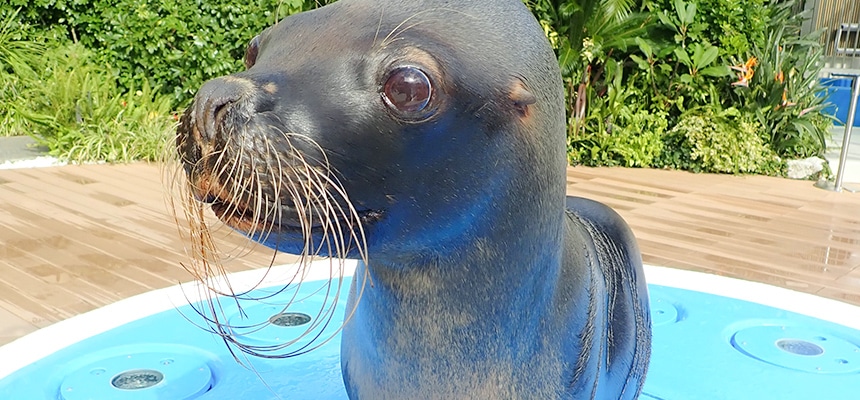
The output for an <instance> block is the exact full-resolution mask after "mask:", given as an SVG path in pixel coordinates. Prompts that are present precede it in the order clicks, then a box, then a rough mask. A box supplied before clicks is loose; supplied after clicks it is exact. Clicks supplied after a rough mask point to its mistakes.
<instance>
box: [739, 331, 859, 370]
mask: <svg viewBox="0 0 860 400" xmlns="http://www.w3.org/2000/svg"><path fill="white" fill-rule="evenodd" d="M858 339H860V338H858ZM731 343H732V347H734V348H735V349H736V350H738V351H740V352H741V353H743V354H744V355H746V356H749V357H752V358H754V359H756V360H759V361H763V362H766V363H768V364H772V365H776V366H779V367H783V368H788V369H792V370H796V371H803V372H809V373H816V374H844V373H856V372H860V347H858V346H857V345H855V344H854V343H852V342H850V341H848V340H845V339H842V338H840V337H838V336H834V335H830V334H829V333H826V332H821V331H818V330H814V329H810V328H806V327H802V326H778V325H764V326H761V325H760V326H750V327H747V328H743V329H741V330H739V331H737V332H735V334H734V335H732V339H731Z"/></svg>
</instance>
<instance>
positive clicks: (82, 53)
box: [2, 44, 174, 162]
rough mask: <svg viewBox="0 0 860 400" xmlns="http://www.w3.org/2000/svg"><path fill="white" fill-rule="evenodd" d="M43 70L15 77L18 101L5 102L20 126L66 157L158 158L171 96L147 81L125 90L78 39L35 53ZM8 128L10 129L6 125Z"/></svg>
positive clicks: (168, 122) (168, 119)
mask: <svg viewBox="0 0 860 400" xmlns="http://www.w3.org/2000/svg"><path fill="white" fill-rule="evenodd" d="M40 56H41V58H42V60H41V64H42V65H44V69H42V70H39V71H38V73H37V74H36V75H35V76H34V77H31V78H28V79H25V80H21V81H19V82H17V85H16V91H17V92H18V94H19V96H20V97H19V98H18V99H17V101H14V102H10V103H8V106H9V110H10V114H11V115H12V119H13V120H14V121H15V123H14V124H11V125H10V126H3V127H2V129H4V130H6V131H7V133H16V132H14V131H11V130H12V129H16V130H17V129H20V130H23V131H24V132H26V133H27V134H29V135H31V136H33V137H34V138H36V139H37V141H38V142H40V143H41V144H44V145H46V146H47V147H48V148H49V149H50V153H51V155H54V156H56V157H59V158H62V159H66V160H70V161H96V160H99V161H108V162H126V161H131V160H149V161H153V160H157V159H159V158H160V157H161V155H162V151H163V150H162V149H163V146H164V145H165V143H167V142H168V139H169V137H170V133H171V130H172V128H173V126H174V119H173V116H172V114H171V110H172V108H171V98H170V97H167V96H159V95H158V94H157V93H156V92H155V91H153V90H152V89H151V88H150V87H149V86H148V84H144V86H142V87H141V89H140V90H132V91H129V92H127V93H126V94H124V95H120V94H119V93H122V89H121V88H120V87H119V86H118V81H117V79H116V77H114V76H113V75H112V74H111V73H110V72H109V70H106V69H105V68H103V67H102V66H100V65H98V64H96V63H94V62H93V56H92V54H91V53H90V52H89V51H88V50H87V49H85V48H83V46H81V45H80V44H69V45H65V46H60V47H52V48H48V49H47V50H45V51H44V52H43V53H41V54H40ZM10 128H11V129H10Z"/></svg>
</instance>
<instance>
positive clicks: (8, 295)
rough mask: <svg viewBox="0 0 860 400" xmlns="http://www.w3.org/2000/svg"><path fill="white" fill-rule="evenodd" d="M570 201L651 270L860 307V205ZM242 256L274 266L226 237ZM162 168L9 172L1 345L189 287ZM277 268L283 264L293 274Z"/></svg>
mask: <svg viewBox="0 0 860 400" xmlns="http://www.w3.org/2000/svg"><path fill="white" fill-rule="evenodd" d="M568 193H569V194H572V195H579V196H583V197H588V198H592V199H595V200H599V201H602V202H605V203H607V204H609V205H610V206H612V207H613V208H615V209H616V210H618V211H619V212H620V213H621V214H622V215H623V216H624V218H626V219H627V221H628V222H629V223H630V225H631V226H632V227H633V230H634V231H635V233H636V236H637V237H638V238H639V243H640V247H641V249H642V252H643V255H644V259H645V262H646V263H650V264H655V265H662V266H669V267H677V268H683V269H690V270H696V271H704V272H710V273H714V274H719V275H726V276H732V277H737V278H742V279H748V280H753V281H759V282H765V283H769V284H773V285H778V286H783V287H787V288H790V289H794V290H798V291H802V292H809V293H815V294H818V295H821V296H824V297H829V298H834V299H839V300H842V301H845V302H849V303H853V304H860V194H851V193H833V192H829V191H825V190H822V189H817V188H814V187H813V186H812V184H811V182H806V181H790V180H785V179H778V178H767V177H756V176H750V177H734V176H725V175H697V174H690V173H685V172H677V171H660V170H643V169H622V168H600V169H591V168H571V169H569V172H568ZM218 236H219V237H221V239H220V243H221V245H222V248H225V249H230V251H231V252H232V253H233V254H237V255H241V257H238V258H237V259H236V260H234V262H231V263H229V264H228V267H229V268H230V270H232V271H238V270H244V269H249V268H259V267H262V266H266V265H268V264H269V263H270V262H272V252H271V251H267V250H266V249H264V248H261V247H260V246H256V247H255V248H253V249H252V251H250V252H248V251H246V250H247V249H248V247H249V245H248V243H247V242H246V241H245V240H243V239H241V238H239V237H237V235H229V234H228V232H227V230H226V229H225V230H223V231H221V232H219V235H218ZM185 260H186V256H185V253H184V250H183V244H182V242H181V241H180V240H179V235H178V232H177V229H176V226H175V223H174V222H173V218H172V216H171V214H170V213H169V212H168V211H167V206H166V204H165V199H164V195H163V185H162V183H161V174H160V171H159V169H158V167H156V166H152V165H147V164H131V165H116V166H109V165H87V166H65V167H55V168H42V169H18V170H0V344H3V343H7V342H9V341H11V340H14V339H15V338H17V337H20V336H22V335H25V334H27V333H29V332H32V331H34V330H36V329H38V328H41V327H44V326H47V325H50V324H51V323H54V322H56V321H59V320H62V319H65V318H69V317H71V316H74V315H76V314H80V313H83V312H86V311H89V310H92V309H94V308H97V307H100V306H103V305H105V304H109V303H111V302H114V301H117V300H119V299H122V298H125V297H129V296H133V295H135V294H139V293H142V292H146V291H149V290H153V289H157V288H161V287H166V286H170V285H173V284H176V283H178V282H180V281H188V280H189V279H190V276H189V274H188V273H187V272H186V271H185V270H184V269H183V268H182V267H181V265H180V263H182V262H184V261H185ZM293 260H294V258H293V257H291V256H286V255H278V256H277V257H276V258H275V259H274V262H275V263H276V264H280V263H287V262H292V261H293Z"/></svg>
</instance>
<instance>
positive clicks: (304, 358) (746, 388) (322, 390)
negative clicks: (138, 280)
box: [0, 282, 860, 400]
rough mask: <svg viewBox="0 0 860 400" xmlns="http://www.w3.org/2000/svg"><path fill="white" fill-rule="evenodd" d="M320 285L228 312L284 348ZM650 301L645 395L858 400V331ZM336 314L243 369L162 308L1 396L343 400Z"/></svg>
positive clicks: (672, 297)
mask: <svg viewBox="0 0 860 400" xmlns="http://www.w3.org/2000/svg"><path fill="white" fill-rule="evenodd" d="M344 284H345V285H348V282H346V283H344ZM317 288H319V285H314V284H312V283H311V282H306V283H304V284H303V285H302V287H301V289H300V290H299V291H298V293H296V292H295V291H286V292H283V293H279V294H277V295H276V296H275V297H274V298H272V299H270V300H269V301H267V302H266V303H265V304H264V303H260V302H256V303H248V304H246V305H244V306H243V307H244V309H245V312H246V314H247V318H248V319H242V317H241V316H240V314H239V312H238V308H235V307H234V308H233V309H232V310H231V309H229V308H228V309H227V310H225V312H226V314H227V315H232V317H230V318H231V321H233V322H238V321H242V323H249V322H250V323H254V322H264V321H268V320H270V321H273V322H277V324H272V325H269V326H266V327H265V328H263V329H259V330H253V331H249V333H248V334H247V335H246V337H245V339H246V340H245V341H246V342H252V343H255V344H260V345H267V344H278V343H282V342H283V341H284V340H286V339H288V338H293V337H296V336H297V334H298V333H299V332H302V331H304V328H305V325H301V326H297V327H296V326H289V325H290V324H295V323H302V322H305V321H303V320H302V319H303V318H304V317H303V316H302V315H301V314H306V315H310V316H315V315H317V314H318V313H319V310H320V308H321V306H322V304H323V302H324V301H325V296H324V295H323V294H319V293H314V290H315V289H317ZM262 290H263V291H265V290H266V289H262ZM264 293H265V292H258V293H257V294H264ZM294 295H297V297H296V298H298V299H302V300H301V301H299V302H295V303H294V304H293V306H291V307H290V312H291V313H293V314H283V313H282V310H281V307H280V306H279V305H277V304H279V302H278V299H290V298H292V296H294ZM650 295H651V306H652V317H653V319H654V341H653V353H652V357H651V366H650V369H649V372H648V378H647V381H646V384H645V389H644V393H643V396H642V397H641V398H643V399H649V400H650V399H663V400H670V399H671V400H675V399H677V400H689V399H732V400H743V399H756V400H760V399H782V400H786V399H835V400H838V399H846V400H847V399H857V398H860V331H858V330H854V329H850V328H847V327H845V326H842V325H838V324H834V323H831V322H826V321H822V320H818V319H815V318H811V317H807V316H804V315H800V314H796V313H792V312H788V311H785V310H781V309H777V308H772V307H768V306H764V305H760V304H756V303H751V302H746V301H742V300H737V299H733V298H728V297H722V296H717V295H712V294H706V293H701V292H695V291H690V290H685V289H678V288H672V287H667V286H658V285H651V286H650ZM284 302H286V300H284V301H281V302H280V303H284ZM225 304H228V303H225ZM337 307H338V310H337V314H336V316H337V317H336V320H333V321H332V323H330V324H328V325H327V326H325V328H324V330H322V337H323V338H325V337H329V336H334V338H333V339H332V340H331V341H329V342H328V343H326V344H325V345H323V346H322V347H320V348H318V349H315V350H313V351H311V352H309V353H307V354H304V355H301V356H298V357H293V358H287V359H261V358H253V359H249V360H247V359H243V361H244V364H246V366H242V365H240V364H239V363H237V362H236V361H235V360H234V358H233V356H232V355H231V354H230V352H229V351H228V350H227V347H226V346H225V344H224V343H223V342H222V341H221V340H220V339H219V338H218V337H217V336H215V335H212V334H210V333H208V332H207V331H205V330H203V329H201V328H199V327H197V326H195V325H194V324H192V323H191V322H195V323H197V324H202V323H203V320H202V319H201V318H200V317H199V316H197V314H196V313H195V312H194V311H193V309H192V308H191V307H190V306H184V307H181V308H179V309H175V310H169V311H165V312H161V313H158V314H155V315H152V316H148V317H145V318H142V319H139V320H136V321H133V322H130V323H126V324H123V325H121V326H119V327H117V328H114V329H111V330H109V331H107V332H104V333H101V334H98V335H96V336H92V337H90V338H88V339H85V340H82V341H80V342H77V343H75V344H73V345H71V346H68V347H65V348H63V349H61V350H59V351H57V352H54V353H52V354H50V355H49V356H47V357H45V358H42V359H40V360H38V361H36V362H33V363H31V364H29V365H27V366H25V367H24V368H22V369H19V370H17V371H15V372H13V373H12V374H10V375H8V376H6V377H5V378H4V379H2V380H0V399H26V400H40V399H46V400H48V399H49V400H56V399H62V400H83V399H109V400H124V399H129V400H139V399H140V400H142V399H171V400H181V399H255V400H258V399H279V398H280V399H346V393H345V391H344V389H343V384H342V382H341V377H340V362H339V357H340V340H339V337H338V336H337V329H338V328H339V325H340V319H341V316H342V315H343V311H344V305H343V300H342V301H341V302H340V304H338V305H337ZM310 323H313V321H311V322H310ZM279 325H286V326H279ZM306 340H309V339H306ZM303 344H306V342H304V343H303V342H301V341H300V342H299V343H296V345H295V346H294V347H292V348H291V349H298V348H301V346H302V345H303ZM4 361H5V360H0V362H4ZM248 362H250V365H252V366H253V369H251V368H248V367H247V365H248Z"/></svg>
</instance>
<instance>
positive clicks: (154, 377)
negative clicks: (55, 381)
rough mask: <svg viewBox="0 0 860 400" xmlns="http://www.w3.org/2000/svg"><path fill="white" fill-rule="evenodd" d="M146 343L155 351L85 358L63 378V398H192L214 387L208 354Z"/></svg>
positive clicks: (73, 399)
mask: <svg viewBox="0 0 860 400" xmlns="http://www.w3.org/2000/svg"><path fill="white" fill-rule="evenodd" d="M144 346H145V347H149V348H150V349H151V350H149V351H146V350H143V349H142V350H140V351H138V352H128V349H129V348H128V347H123V348H117V350H116V351H115V352H111V351H110V350H107V351H106V352H104V353H103V354H108V355H107V356H106V357H103V358H101V359H95V360H93V361H85V362H84V363H83V364H84V365H83V366H82V367H80V368H78V369H76V370H75V371H73V372H72V373H70V374H68V375H66V377H65V378H64V379H63V382H62V384H61V385H60V388H59V392H60V399H61V400H84V399H117V400H119V399H122V400H138V399H171V400H191V399H194V398H196V397H198V396H200V395H202V394H203V393H206V392H207V391H209V390H210V389H211V388H212V385H213V376H212V370H211V369H210V368H209V365H208V359H207V358H206V357H204V356H202V355H200V354H198V353H195V352H194V351H187V349H185V348H181V347H176V346H169V345H155V346H146V345H144ZM111 353H113V354H111Z"/></svg>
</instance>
